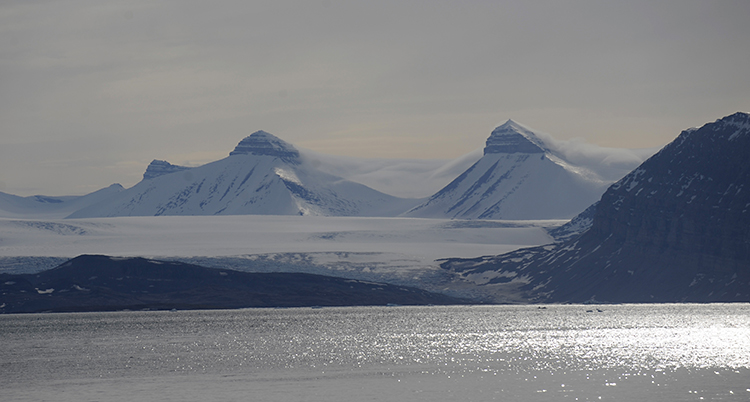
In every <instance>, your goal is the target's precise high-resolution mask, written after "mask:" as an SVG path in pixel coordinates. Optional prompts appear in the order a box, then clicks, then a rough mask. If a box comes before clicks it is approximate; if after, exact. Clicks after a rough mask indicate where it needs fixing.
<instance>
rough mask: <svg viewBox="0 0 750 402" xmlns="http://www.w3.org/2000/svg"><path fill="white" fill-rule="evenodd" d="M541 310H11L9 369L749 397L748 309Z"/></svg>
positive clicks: (547, 394) (234, 392) (497, 391)
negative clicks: (13, 312) (34, 312)
mask: <svg viewBox="0 0 750 402" xmlns="http://www.w3.org/2000/svg"><path fill="white" fill-rule="evenodd" d="M543 307H544V308H540V306H470V307H466V306H462V307H362V308H325V309H250V310H233V311H182V312H119V313H86V314H39V315H12V316H0V339H3V343H4V347H3V348H2V350H1V351H0V362H1V363H0V378H3V381H4V382H6V384H9V387H8V389H9V390H10V391H12V392H11V393H10V395H15V398H16V399H15V400H34V399H39V398H40V397H43V396H45V395H48V394H49V395H55V396H56V398H55V399H60V397H61V395H60V390H67V391H68V394H69V395H70V396H71V397H70V398H69V399H68V400H75V398H84V397H87V394H86V392H93V391H92V390H99V391H100V392H105V393H107V394H108V395H110V396H112V397H111V398H105V399H107V400H129V399H128V398H127V397H128V396H130V392H129V391H127V390H130V389H132V388H133V387H136V388H138V389H143V390H144V392H147V391H148V392H149V394H148V395H149V396H153V394H152V393H157V395H158V396H159V398H160V399H163V400H168V399H169V398H171V397H175V398H177V396H180V395H182V398H183V399H182V400H185V398H187V399H188V400H200V398H201V397H206V396H207V395H208V394H207V393H210V392H215V393H219V394H220V395H223V396H226V397H228V398H229V399H231V398H233V397H237V398H240V397H241V395H243V393H245V392H251V391H252V392H254V393H258V395H262V396H263V398H262V399H265V400H275V399H274V398H278V400H285V399H287V398H290V399H291V400H293V399H295V398H294V396H295V395H296V393H299V395H305V396H306V398H307V397H309V399H310V400H347V398H351V397H352V396H353V395H360V396H362V395H369V393H371V394H372V395H371V396H372V398H371V399H372V400H387V399H394V398H395V399H397V397H398V395H402V394H403V393H407V394H408V395H410V397H409V399H412V400H414V399H416V400H422V399H424V400H450V399H453V397H455V396H456V393H458V392H460V393H461V395H462V398H463V399H465V400H491V399H495V398H498V399H503V398H506V400H507V398H509V397H510V398H513V397H516V398H522V400H550V399H554V398H559V397H561V396H563V397H566V398H568V397H569V398H571V399H570V400H576V398H579V400H586V399H589V400H598V398H599V397H602V398H604V399H609V400H635V399H633V398H634V396H636V395H641V396H643V397H644V398H646V399H651V400H661V399H655V398H657V397H658V398H666V399H668V400H700V398H704V400H707V399H714V400H748V399H750V391H747V388H748V387H749V386H748V381H747V379H748V378H750V376H748V374H749V373H750V305H747V304H712V305H612V306H609V305H607V306H580V305H573V306H568V305H566V306H559V305H549V306H543ZM83 383H85V384H86V386H85V387H84V386H82V385H81V384H83ZM149 384H151V385H149ZM178 384H181V385H179V386H178ZM198 384H201V385H200V386H198ZM282 384H283V385H284V387H283V389H285V390H286V391H284V390H283V389H282V388H279V386H280V385H282ZM150 387H152V388H153V389H151V388H150ZM170 387H172V388H170ZM162 389H172V390H173V393H171V394H162V393H160V392H162V391H158V390H162ZM84 390H88V391H84ZM188 390H190V391H189V392H188ZM315 390H317V391H315ZM688 391H689V392H688ZM118 392H119V393H120V394H121V395H122V399H118V397H117V395H119V394H118ZM165 392H166V391H165ZM82 393H83V394H82ZM451 395H452V396H451ZM553 397H554V398H553ZM62 399H63V400H65V398H62ZM240 399H241V398H240ZM290 399H287V400H290ZM175 400H179V399H175Z"/></svg>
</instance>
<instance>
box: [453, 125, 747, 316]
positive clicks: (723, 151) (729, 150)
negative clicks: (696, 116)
mask: <svg viewBox="0 0 750 402" xmlns="http://www.w3.org/2000/svg"><path fill="white" fill-rule="evenodd" d="M748 160H750V114H748V113H736V114H733V115H731V116H727V117H725V118H723V119H720V120H717V121H716V122H713V123H709V124H706V125H704V126H703V127H700V128H697V129H690V130H686V131H683V132H682V133H681V134H680V136H679V137H678V138H677V139H675V140H674V141H673V142H672V143H670V144H668V145H667V146H665V147H664V148H663V149H662V150H661V151H659V152H658V153H657V154H656V155H654V156H653V157H651V158H650V159H648V160H647V161H645V162H644V163H643V164H641V165H640V166H639V167H638V168H637V169H635V170H634V171H632V172H631V173H630V174H628V175H627V176H625V177H624V178H623V179H621V180H620V181H618V182H617V183H615V184H613V185H612V186H611V187H609V189H608V190H607V191H606V192H605V193H604V195H603V196H602V197H601V201H600V202H599V204H598V205H597V207H596V210H595V212H594V217H593V223H592V226H591V228H590V229H589V230H588V231H586V232H584V233H583V234H582V235H580V236H579V237H576V238H573V239H570V240H568V241H566V242H563V243H560V244H555V245H548V246H542V247H536V248H531V249H523V250H517V251H514V252H512V253H509V254H504V255H500V256H496V257H481V258H476V259H471V260H460V259H451V260H447V261H446V262H445V263H444V264H443V267H444V268H445V269H448V270H452V271H454V272H455V273H456V274H457V275H458V277H459V278H461V280H464V281H469V282H473V283H475V284H479V285H481V286H483V287H486V288H487V287H489V288H494V292H495V294H496V295H497V298H496V301H500V300H506V301H539V302H587V301H588V302H735V301H743V302H747V301H750V163H748ZM746 186H747V187H746Z"/></svg>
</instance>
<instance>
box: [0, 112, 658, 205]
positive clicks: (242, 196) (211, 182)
mask: <svg viewBox="0 0 750 402" xmlns="http://www.w3.org/2000/svg"><path fill="white" fill-rule="evenodd" d="M504 141H506V142H507V141H510V143H507V144H506V145H504V146H500V144H505V142H504ZM514 141H515V142H514ZM524 141H525V142H526V143H528V144H531V146H528V144H526V147H524V144H525V143H524ZM561 144H562V146H561ZM566 144H569V143H565V142H560V141H555V140H554V139H552V138H551V137H549V136H544V135H537V134H536V133H534V132H533V131H531V130H530V129H528V128H525V127H523V126H521V125H520V124H517V123H515V122H513V121H508V122H507V123H505V124H504V125H502V126H500V127H498V128H497V129H496V130H495V131H493V133H492V135H491V136H490V138H489V139H488V141H487V147H486V148H485V150H484V156H481V155H480V154H479V153H478V152H472V153H470V154H467V155H465V156H462V157H460V158H457V159H455V160H452V161H420V160H395V161H393V160H379V159H373V160H367V159H363V160H358V159H356V158H346V157H336V156H330V155H322V154H318V153H315V152H311V151H304V150H303V151H302V152H300V151H299V150H298V149H297V148H296V147H294V146H293V145H292V144H289V143H287V142H285V141H283V140H281V139H279V138H277V137H275V136H273V135H271V134H269V133H266V132H263V131H258V132H256V133H253V134H252V135H250V136H248V137H247V138H245V139H243V140H242V141H241V142H240V143H239V144H238V145H237V147H236V148H235V149H234V150H233V151H232V152H230V155H229V156H228V157H227V158H224V159H221V160H219V161H216V162H212V163H209V164H206V165H203V166H198V167H185V166H178V165H174V164H171V163H169V162H167V161H163V160H154V161H153V162H152V163H151V164H150V165H149V166H148V167H147V169H146V171H145V172H144V175H143V180H142V181H141V182H139V183H138V184H136V185H135V186H133V187H131V188H129V189H123V188H122V187H121V186H119V185H113V186H111V187H110V188H108V189H106V191H105V190H100V191H99V192H97V194H98V195H97V196H84V197H77V198H76V197H68V198H66V197H15V196H12V195H9V194H2V196H3V197H0V216H6V217H34V216H35V215H36V212H37V211H39V212H40V217H41V216H43V217H48V218H61V217H70V218H84V217H106V216H155V215H216V214H224V215H231V214H267V215H268V214H270V215H323V216H391V217H392V216H400V215H404V216H412V217H428V218H462V219H548V218H552V219H567V218H571V217H572V216H574V215H575V214H576V213H578V212H580V211H582V210H583V209H585V208H586V207H587V206H588V205H590V204H591V203H592V202H594V201H595V200H596V199H598V197H599V196H600V195H601V193H602V192H603V191H604V188H605V187H606V185H607V184H609V183H611V182H613V181H614V180H616V179H617V178H619V177H621V176H622V175H624V174H625V173H626V172H627V171H629V170H630V169H632V168H633V167H634V166H636V165H637V163H639V162H640V161H641V158H642V155H643V154H644V153H643V152H641V153H640V154H638V153H635V152H632V151H628V150H614V149H605V148H597V149H596V150H597V151H598V154H597V153H596V152H594V153H592V152H590V150H584V151H583V152H575V151H573V152H571V149H572V150H575V149H581V148H575V147H573V148H570V147H568V148H567V149H566V147H565V145H566ZM645 153H648V152H645ZM592 154H593V155H594V156H593V158H592V157H589V158H588V160H587V155H592ZM534 156H536V157H534ZM582 156H583V157H582ZM597 158H599V159H600V160H596V159H597ZM617 172H619V174H618V173H617ZM456 177H458V178H456ZM451 180H453V182H451ZM360 182H363V183H364V184H362V183H360ZM449 183H450V184H449ZM446 184H448V185H447V186H446ZM376 188H377V189H376ZM441 188H442V189H441ZM427 191H433V192H434V191H437V193H435V194H433V195H432V197H430V198H429V200H428V199H426V198H420V197H415V196H419V195H421V196H423V197H426V196H428V195H429V194H430V193H428V192H427ZM391 193H397V194H399V195H402V196H394V195H391ZM41 200H47V201H48V202H46V203H47V204H48V205H42V204H43V202H42V201H41ZM73 201H75V202H73ZM50 203H54V204H55V205H50ZM64 203H67V204H65V205H63V204H64ZM68 204H69V205H68ZM42 213H43V215H42Z"/></svg>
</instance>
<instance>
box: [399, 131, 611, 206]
mask: <svg viewBox="0 0 750 402" xmlns="http://www.w3.org/2000/svg"><path fill="white" fill-rule="evenodd" d="M609 183H611V182H606V181H604V180H602V179H601V178H599V177H598V176H597V175H596V174H595V173H593V172H590V171H588V170H587V169H585V168H582V167H580V166H574V165H573V164H571V163H569V162H568V161H566V160H565V159H564V158H563V157H562V156H561V155H558V154H557V153H555V152H553V151H551V150H550V149H549V148H548V147H547V146H546V145H545V143H544V142H543V141H542V140H541V139H540V138H539V137H538V136H537V135H536V134H535V133H534V132H533V131H531V130H529V129H527V128H525V127H524V126H522V125H520V124H518V123H516V122H514V121H512V120H508V121H507V122H506V123H505V124H503V125H501V126H499V127H497V128H495V130H493V131H492V133H491V134H490V136H489V138H488V139H487V142H486V146H485V148H484V156H482V158H481V159H480V160H479V161H477V162H476V163H475V164H474V165H472V166H471V167H470V168H469V169H467V170H466V171H465V172H463V173H462V174H461V175H460V176H458V177H457V178H456V179H455V180H453V181H452V182H451V183H449V184H448V185H447V186H445V187H444V188H443V189H441V190H440V191H438V192H437V193H435V194H434V195H433V196H431V197H430V198H429V199H428V200H427V201H425V202H424V203H422V204H420V205H418V206H416V207H414V208H413V209H411V210H410V211H408V212H406V213H405V215H406V216H412V217H419V218H456V219H570V218H572V217H573V216H575V215H576V214H578V213H579V212H581V211H583V210H584V209H586V207H587V206H589V205H591V203H593V202H595V201H596V200H597V199H598V198H599V197H600V196H601V194H602V193H603V192H604V190H605V189H606V186H607V185H608V184H609Z"/></svg>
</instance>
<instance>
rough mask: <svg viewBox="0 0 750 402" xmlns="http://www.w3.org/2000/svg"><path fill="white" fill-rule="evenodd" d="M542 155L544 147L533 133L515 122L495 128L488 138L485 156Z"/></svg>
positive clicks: (508, 122)
mask: <svg viewBox="0 0 750 402" xmlns="http://www.w3.org/2000/svg"><path fill="white" fill-rule="evenodd" d="M515 153H520V154H541V153H544V145H543V144H542V142H541V141H539V140H538V139H537V138H536V136H535V135H534V133H533V132H531V131H529V130H527V129H525V128H524V127H523V126H521V125H520V124H518V123H516V122H514V121H513V120H508V121H507V122H505V124H503V125H502V126H499V127H497V128H495V129H494V130H493V131H492V134H490V137H489V138H487V145H486V146H485V147H484V154H485V155H487V154H515Z"/></svg>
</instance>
